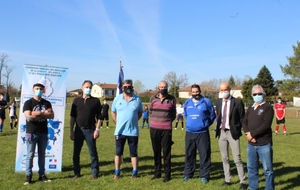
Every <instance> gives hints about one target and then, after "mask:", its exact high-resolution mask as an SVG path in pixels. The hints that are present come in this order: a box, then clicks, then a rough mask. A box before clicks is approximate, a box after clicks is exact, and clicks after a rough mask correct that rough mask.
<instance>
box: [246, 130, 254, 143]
mask: <svg viewBox="0 0 300 190" xmlns="http://www.w3.org/2000/svg"><path fill="white" fill-rule="evenodd" d="M245 135H246V138H247V140H248V141H249V142H252V143H256V139H255V138H254V137H252V135H251V133H250V132H247V133H245Z"/></svg>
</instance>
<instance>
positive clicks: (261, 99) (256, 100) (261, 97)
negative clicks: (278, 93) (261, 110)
mask: <svg viewBox="0 0 300 190" xmlns="http://www.w3.org/2000/svg"><path fill="white" fill-rule="evenodd" d="M253 100H254V102H255V103H260V102H262V101H263V100H264V98H263V96H261V95H256V96H253Z"/></svg>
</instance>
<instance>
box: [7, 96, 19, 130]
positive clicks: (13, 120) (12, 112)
mask: <svg viewBox="0 0 300 190" xmlns="http://www.w3.org/2000/svg"><path fill="white" fill-rule="evenodd" d="M15 104H16V102H15V101H12V102H11V104H10V106H9V107H8V113H9V122H10V128H11V129H14V128H15V129H17V125H18V116H17V113H16V110H17V107H16V105H15Z"/></svg>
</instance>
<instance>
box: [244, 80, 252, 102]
mask: <svg viewBox="0 0 300 190" xmlns="http://www.w3.org/2000/svg"><path fill="white" fill-rule="evenodd" d="M253 85H254V81H253V79H252V78H249V79H248V80H244V81H243V83H242V94H243V99H244V102H253V100H252V96H251V94H252V87H253Z"/></svg>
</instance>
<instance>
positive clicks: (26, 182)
mask: <svg viewBox="0 0 300 190" xmlns="http://www.w3.org/2000/svg"><path fill="white" fill-rule="evenodd" d="M31 178H32V176H29V175H28V176H26V179H25V182H24V185H29V184H30V183H31Z"/></svg>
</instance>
